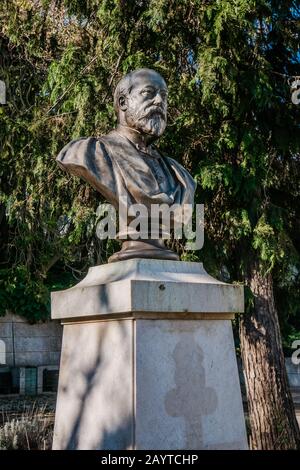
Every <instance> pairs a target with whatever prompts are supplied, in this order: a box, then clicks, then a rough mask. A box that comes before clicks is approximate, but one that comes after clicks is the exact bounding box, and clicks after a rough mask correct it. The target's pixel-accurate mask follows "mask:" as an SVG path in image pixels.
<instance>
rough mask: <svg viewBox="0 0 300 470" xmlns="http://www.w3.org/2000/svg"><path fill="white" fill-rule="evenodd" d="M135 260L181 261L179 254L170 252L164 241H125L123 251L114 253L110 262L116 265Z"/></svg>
mask: <svg viewBox="0 0 300 470" xmlns="http://www.w3.org/2000/svg"><path fill="white" fill-rule="evenodd" d="M134 258H145V259H164V260H171V261H179V256H178V254H177V253H175V252H174V251H172V250H168V249H167V248H166V247H165V244H164V241H163V240H125V241H123V243H122V249H121V250H120V251H118V252H117V253H114V254H113V255H112V256H111V257H110V258H109V259H108V262H109V263H114V262H116V261H124V260H128V259H134Z"/></svg>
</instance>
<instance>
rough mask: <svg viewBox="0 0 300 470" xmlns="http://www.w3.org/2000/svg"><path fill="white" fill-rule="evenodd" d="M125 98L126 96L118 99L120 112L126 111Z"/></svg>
mask: <svg viewBox="0 0 300 470" xmlns="http://www.w3.org/2000/svg"><path fill="white" fill-rule="evenodd" d="M127 107H128V105H127V98H126V96H124V95H121V96H120V98H119V108H120V109H121V110H122V111H126V110H127Z"/></svg>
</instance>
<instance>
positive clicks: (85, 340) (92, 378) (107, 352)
mask: <svg viewBox="0 0 300 470" xmlns="http://www.w3.org/2000/svg"><path fill="white" fill-rule="evenodd" d="M180 271H182V272H180ZM105 273H107V277H106V276H105ZM106 279H107V284H105V282H106ZM70 293H71V294H70ZM124 298H125V307H124V304H122V301H124ZM122 305H123V306H122ZM159 308H161V310H159ZM242 310H243V290H242V287H240V286H230V285H228V284H224V283H221V282H219V281H217V280H216V279H213V278H211V276H209V275H208V274H207V273H206V272H205V271H204V269H203V266H202V264H200V263H178V262H173V261H167V262H166V261H157V260H147V261H146V260H130V261H122V262H118V263H115V264H112V265H106V266H100V267H97V268H94V269H92V270H90V272H89V274H88V276H87V277H86V278H85V279H84V280H83V281H82V282H81V283H79V284H78V285H77V286H75V287H74V288H72V289H69V290H67V291H64V292H58V293H54V294H53V296H52V315H53V316H54V317H55V318H58V317H60V318H61V319H62V320H63V321H64V337H63V348H62V358H61V369H60V382H59V393H58V404H57V414H56V425H55V437H54V444H53V447H54V448H55V449H107V450H109V449H134V448H136V449H170V450H175V449H246V448H247V440H246V432H245V423H244V417H243V409H242V400H241V392H240V385H239V379H238V370H237V364H236V358H235V349H234V342H233V336H232V329H231V323H230V321H229V320H228V318H230V316H231V315H232V314H233V312H235V311H242ZM153 311H154V313H155V314H156V316H155V319H152V318H151V316H150V317H149V312H152V313H153ZM64 312H65V313H64ZM120 312H124V313H126V315H127V317H129V318H127V319H126V318H124V319H119V318H118V314H119V313H120ZM170 312H174V313H175V315H174V318H173V319H169V318H168V314H170ZM177 312H178V313H180V314H181V313H185V314H186V318H185V319H182V317H181V316H180V315H179V314H178V315H177ZM195 314H204V315H207V316H205V317H203V318H205V319H202V320H198V319H197V320H196V319H195V317H194V315H195ZM107 315H111V316H112V317H113V318H112V319H111V318H109V317H108V316H107ZM228 315H229V317H228ZM216 316H217V318H218V319H217V320H216V319H215V318H216ZM130 317H131V318H130Z"/></svg>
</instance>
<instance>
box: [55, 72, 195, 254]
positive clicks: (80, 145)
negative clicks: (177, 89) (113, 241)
mask: <svg viewBox="0 0 300 470" xmlns="http://www.w3.org/2000/svg"><path fill="white" fill-rule="evenodd" d="M114 107H115V111H116V113H117V117H118V124H117V127H116V129H114V130H112V131H111V132H109V133H108V134H107V135H105V136H101V137H88V138H80V139H77V140H74V141H72V142H70V143H69V144H67V145H66V146H65V147H64V148H63V149H62V150H61V152H60V153H59V155H58V157H57V161H58V163H59V165H60V166H61V167H62V168H63V169H65V170H67V171H69V172H70V173H72V174H73V175H77V176H80V177H82V178H83V179H84V180H85V181H87V182H88V183H90V184H91V185H92V186H93V187H94V188H95V189H96V190H97V191H99V192H100V193H101V194H102V195H103V196H104V197H105V198H106V199H107V201H108V202H109V203H111V204H112V205H113V206H114V207H115V208H116V209H118V207H119V200H120V197H121V196H122V197H124V196H125V197H126V198H127V204H128V207H130V206H131V205H133V204H137V203H138V204H144V205H145V206H146V207H147V209H148V210H149V211H150V208H151V205H153V204H167V205H168V206H171V205H173V204H179V205H181V206H182V205H184V204H189V205H191V204H193V201H194V192H195V186H196V184H195V182H194V180H193V178H192V177H191V175H190V174H189V173H188V172H187V171H186V170H185V169H184V168H183V166H182V165H180V164H179V163H178V162H177V161H175V160H173V159H172V158H169V157H165V156H162V155H161V153H160V152H159V150H158V149H157V147H156V146H155V145H154V142H155V140H157V139H158V138H159V137H160V136H161V135H162V134H163V132H164V130H165V128H166V123H167V85H166V83H165V81H164V79H163V78H162V77H161V75H159V74H158V73H157V72H155V71H154V70H150V69H146V68H144V69H138V70H135V71H133V72H131V73H129V74H128V75H126V76H125V77H124V78H122V80H121V81H120V82H119V83H118V85H117V87H116V90H115V93H114ZM129 258H158V259H173V260H177V259H178V256H177V254H176V253H174V252H173V251H171V250H167V249H166V247H165V245H164V241H163V240H162V239H157V240H151V239H144V240H131V239H130V237H128V239H127V240H125V241H123V245H122V249H121V251H119V252H118V253H115V254H114V255H113V256H112V257H111V258H110V259H109V261H110V262H111V261H117V260H121V259H129Z"/></svg>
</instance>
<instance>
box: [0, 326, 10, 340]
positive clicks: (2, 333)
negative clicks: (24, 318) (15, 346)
mask: <svg viewBox="0 0 300 470" xmlns="http://www.w3.org/2000/svg"><path fill="white" fill-rule="evenodd" d="M11 336H12V324H11V323H9V322H6V323H4V322H3V323H0V338H1V339H3V338H8V337H11Z"/></svg>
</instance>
